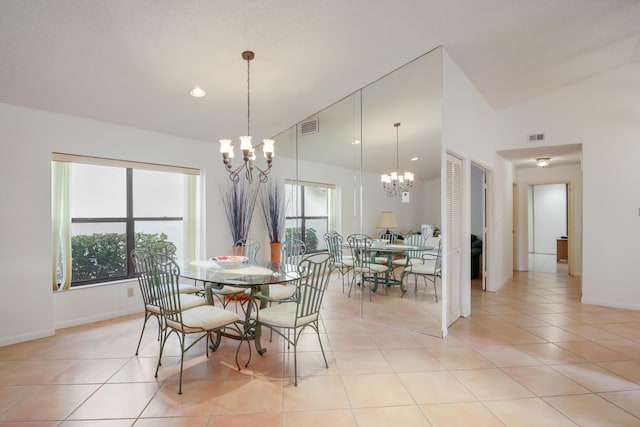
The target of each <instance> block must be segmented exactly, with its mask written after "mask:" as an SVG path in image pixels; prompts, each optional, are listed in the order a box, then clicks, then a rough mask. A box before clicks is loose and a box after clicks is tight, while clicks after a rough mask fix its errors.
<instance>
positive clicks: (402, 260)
mask: <svg viewBox="0 0 640 427" xmlns="http://www.w3.org/2000/svg"><path fill="white" fill-rule="evenodd" d="M393 265H407V259H406V258H398V259H394V260H393Z"/></svg>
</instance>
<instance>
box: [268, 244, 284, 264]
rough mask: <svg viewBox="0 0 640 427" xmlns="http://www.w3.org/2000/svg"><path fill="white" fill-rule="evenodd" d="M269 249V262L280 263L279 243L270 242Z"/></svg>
mask: <svg viewBox="0 0 640 427" xmlns="http://www.w3.org/2000/svg"><path fill="white" fill-rule="evenodd" d="M269 247H270V248H271V262H277V263H279V262H280V249H281V247H282V243H280V242H271V243H269Z"/></svg>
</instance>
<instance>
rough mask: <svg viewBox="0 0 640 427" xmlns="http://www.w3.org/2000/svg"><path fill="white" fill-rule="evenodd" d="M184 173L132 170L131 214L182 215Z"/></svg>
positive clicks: (137, 215) (150, 215)
mask: <svg viewBox="0 0 640 427" xmlns="http://www.w3.org/2000/svg"><path fill="white" fill-rule="evenodd" d="M183 193H184V175H182V174H179V173H171V172H158V171H150V170H140V169H134V170H133V216H134V217H137V218H140V217H163V216H168V217H182V216H184V215H183V212H184V202H183V200H184V197H183Z"/></svg>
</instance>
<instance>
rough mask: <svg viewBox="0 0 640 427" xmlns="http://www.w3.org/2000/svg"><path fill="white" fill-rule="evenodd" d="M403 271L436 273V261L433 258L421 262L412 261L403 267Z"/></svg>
mask: <svg viewBox="0 0 640 427" xmlns="http://www.w3.org/2000/svg"><path fill="white" fill-rule="evenodd" d="M404 271H405V272H408V273H415V274H431V275H434V274H436V262H435V260H426V261H425V262H424V263H422V262H413V263H412V264H411V265H410V266H408V267H407V268H405V269H404Z"/></svg>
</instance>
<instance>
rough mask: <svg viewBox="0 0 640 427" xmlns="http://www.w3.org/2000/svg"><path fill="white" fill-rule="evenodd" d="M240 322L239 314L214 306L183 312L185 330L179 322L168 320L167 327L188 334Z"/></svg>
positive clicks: (204, 306)
mask: <svg viewBox="0 0 640 427" xmlns="http://www.w3.org/2000/svg"><path fill="white" fill-rule="evenodd" d="M238 320H240V316H238V313H234V312H233V311H229V310H225V309H222V308H220V307H214V306H212V305H202V306H200V307H195V308H191V309H189V310H184V311H183V312H182V323H183V324H184V329H183V328H182V327H181V326H180V324H179V323H178V322H174V321H171V320H167V326H169V327H171V328H173V329H176V330H178V331H182V332H184V333H186V334H188V333H193V332H202V331H211V330H214V329H218V328H221V327H223V326H225V325H228V324H230V323H233V322H237V321H238Z"/></svg>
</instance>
